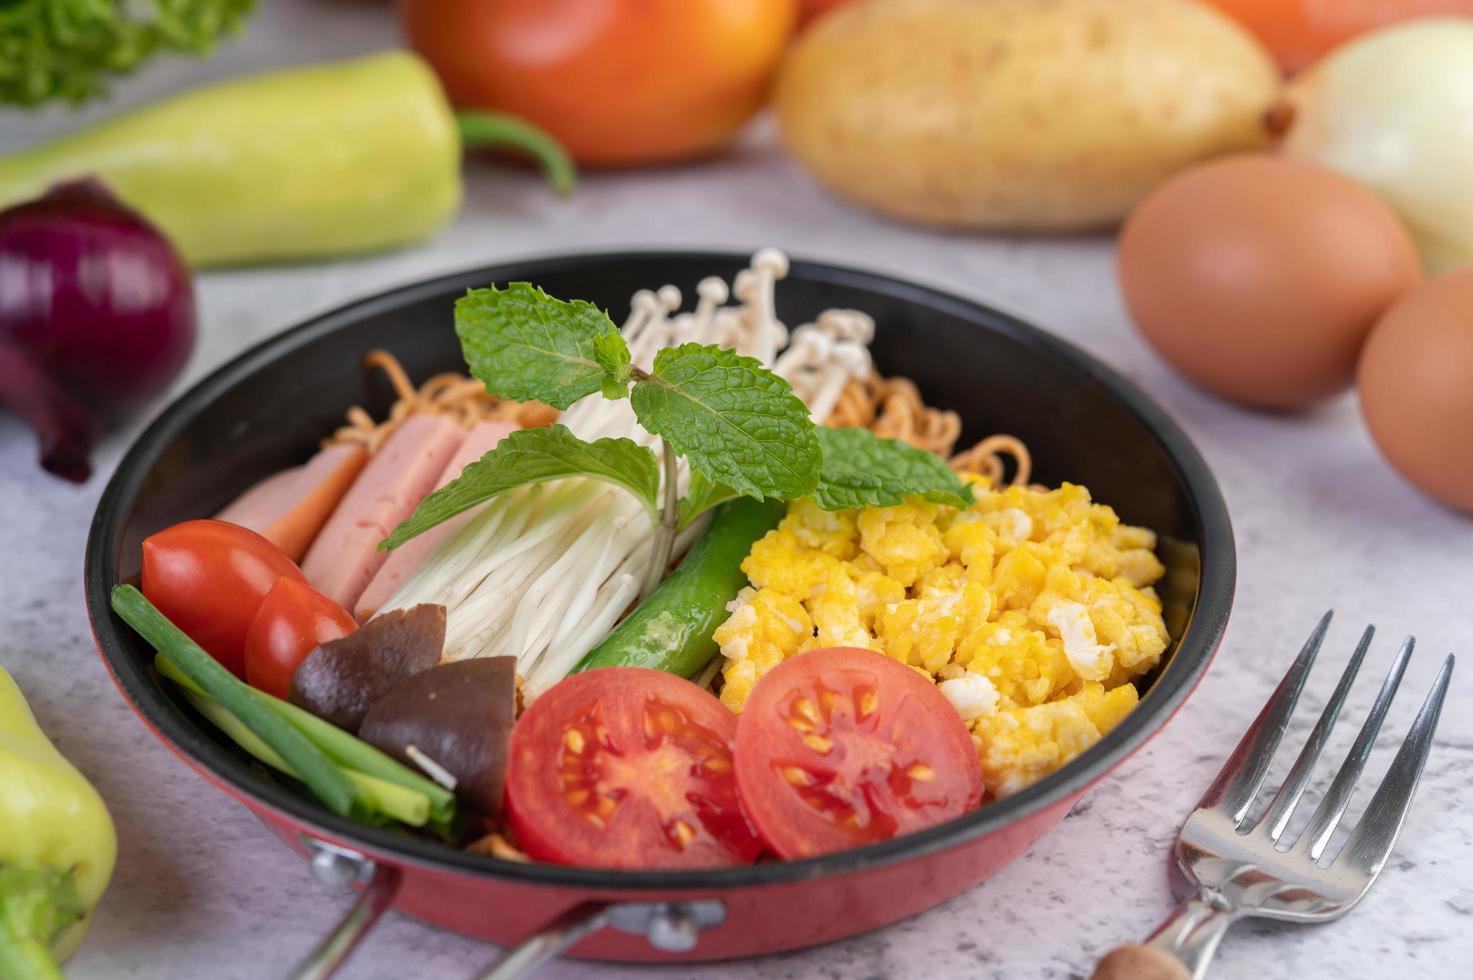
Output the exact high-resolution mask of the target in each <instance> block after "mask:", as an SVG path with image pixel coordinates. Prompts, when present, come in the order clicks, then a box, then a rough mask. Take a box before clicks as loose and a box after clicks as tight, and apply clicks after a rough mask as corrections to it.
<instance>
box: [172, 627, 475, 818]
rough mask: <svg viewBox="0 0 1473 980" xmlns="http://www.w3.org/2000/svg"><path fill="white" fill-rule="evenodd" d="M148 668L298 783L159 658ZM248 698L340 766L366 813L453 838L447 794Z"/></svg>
mask: <svg viewBox="0 0 1473 980" xmlns="http://www.w3.org/2000/svg"><path fill="white" fill-rule="evenodd" d="M154 666H155V667H156V668H157V669H158V672H159V673H160V674H163V675H164V676H165V677H167V678H169V679H170V680H171V681H173V682H174V683H176V684H178V685H179V686H180V687H182V688H184V692H185V695H186V696H188V697H189V699H190V702H191V703H192V704H194V706H195V707H196V708H197V709H198V710H199V712H200V714H202V715H204V716H205V717H206V718H209V719H210V721H212V722H213V723H214V724H215V726H216V727H217V728H219V729H220V730H221V731H223V732H224V733H225V734H226V735H229V736H230V738H231V739H232V740H233V741H234V742H235V743H236V744H238V745H239V746H240V747H241V748H243V749H245V750H246V751H247V752H249V753H250V754H251V755H253V756H255V757H256V758H258V759H260V760H261V761H262V762H264V763H266V764H267V765H269V766H272V767H273V768H276V769H279V770H281V771H282V772H284V773H286V774H287V775H289V776H292V777H294V778H298V779H300V778H301V777H300V776H297V774H296V772H295V770H293V769H292V768H291V766H290V765H288V764H287V763H286V762H285V760H283V759H282V758H281V756H280V755H278V754H277V753H276V752H275V751H274V750H273V749H272V748H271V747H270V746H269V745H266V744H265V743H264V742H262V741H261V739H260V738H259V737H257V736H256V734H255V733H254V732H252V731H251V730H250V729H249V728H247V727H246V726H245V724H244V723H242V722H241V721H240V719H239V718H237V717H235V715H233V714H231V713H230V712H229V711H227V710H225V709H224V708H222V707H221V706H220V705H219V704H217V703H216V702H214V701H212V700H210V699H209V697H208V696H207V695H205V693H204V692H203V691H202V690H200V688H199V687H198V686H197V685H196V684H195V683H194V682H193V681H191V680H190V679H189V677H188V676H186V675H185V674H184V673H182V672H181V671H180V670H179V669H178V668H177V667H175V666H174V665H173V664H172V663H171V662H170V661H169V660H167V659H166V658H165V657H164V656H163V654H159V655H158V656H157V657H156V658H155V659H154ZM251 694H252V695H254V696H255V698H256V699H257V700H258V701H260V702H261V703H262V704H264V705H266V706H267V707H268V708H270V709H271V710H272V711H274V712H276V713H277V714H278V715H280V716H281V717H282V718H283V719H285V720H286V721H288V722H290V723H291V724H292V725H294V726H295V727H296V728H297V729H298V730H300V731H301V733H302V734H303V735H305V736H307V738H308V739H309V740H310V741H311V742H312V744H313V745H315V746H317V748H319V749H321V750H322V752H323V753H324V754H325V755H326V756H327V757H328V758H329V759H331V760H332V761H333V762H334V763H336V764H337V765H339V766H341V767H342V769H343V772H344V774H345V775H346V776H347V777H348V778H349V779H350V780H352V782H353V784H354V785H355V786H357V787H358V790H359V792H360V793H362V794H363V796H364V798H365V800H366V802H367V804H368V809H369V810H370V811H372V812H373V813H374V814H382V815H384V816H387V817H390V818H392V819H394V820H398V821H399V822H400V823H406V824H409V825H410V826H415V827H418V826H422V825H425V824H428V825H429V826H430V828H431V829H432V830H435V831H436V832H437V833H439V834H441V835H442V836H445V837H450V836H453V832H454V828H455V821H456V811H455V796H454V794H452V793H451V792H450V791H449V790H447V789H445V788H444V787H443V786H441V785H440V784H438V783H435V782H432V781H431V780H429V779H427V778H425V777H424V776H421V775H420V774H419V773H417V772H414V771H413V770H411V769H408V768H406V767H405V766H403V765H401V764H400V763H399V762H397V761H395V760H394V759H392V758H390V757H389V756H388V755H387V754H385V753H383V752H381V751H379V750H378V749H376V748H374V747H373V746H372V745H369V744H368V743H367V742H365V741H363V740H362V739H359V738H355V737H354V736H353V735H351V734H350V733H348V732H345V731H343V730H342V729H341V728H338V727H337V726H335V725H332V724H330V723H328V722H326V721H324V720H322V719H321V718H318V717H317V716H316V715H314V714H312V713H311V712H310V711H304V710H303V709H301V708H299V707H297V706H296V705H294V704H292V703H290V702H288V701H283V700H281V699H280V698H275V697H272V696H271V695H269V694H267V693H266V692H264V691H258V690H256V689H254V688H251ZM203 702H207V703H203Z"/></svg>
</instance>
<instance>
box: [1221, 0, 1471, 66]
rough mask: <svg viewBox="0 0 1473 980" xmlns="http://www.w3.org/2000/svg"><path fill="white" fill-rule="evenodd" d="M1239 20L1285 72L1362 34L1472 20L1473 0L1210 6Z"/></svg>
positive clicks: (1256, 0)
mask: <svg viewBox="0 0 1473 980" xmlns="http://www.w3.org/2000/svg"><path fill="white" fill-rule="evenodd" d="M1207 2H1208V3H1211V4H1212V5H1213V6H1215V7H1218V8H1219V9H1221V10H1222V11H1224V12H1225V13H1227V14H1229V15H1231V16H1232V17H1234V18H1236V19H1237V20H1238V21H1239V22H1240V23H1242V24H1243V25H1245V26H1246V27H1247V28H1248V29H1249V30H1250V31H1252V32H1253V33H1254V34H1256V35H1258V39H1259V40H1260V41H1262V42H1263V43H1264V45H1265V46H1267V48H1268V49H1269V51H1271V52H1272V53H1273V56H1274V57H1275V58H1276V59H1277V60H1278V62H1279V65H1280V66H1281V67H1282V68H1283V69H1284V71H1286V72H1296V71H1298V70H1299V69H1301V68H1306V67H1308V66H1309V65H1310V64H1311V63H1312V62H1314V61H1317V60H1318V59H1319V58H1320V56H1321V55H1323V54H1325V53H1326V52H1328V51H1329V50H1330V49H1331V48H1333V47H1335V46H1336V45H1338V44H1340V43H1341V42H1342V41H1348V40H1350V39H1351V38H1353V37H1355V36H1356V35H1358V34H1364V33H1365V32H1366V31H1369V30H1373V29H1375V28H1377V27H1384V26H1385V25H1387V24H1393V23H1395V22H1397V21H1400V20H1410V19H1411V18H1413V17H1427V16H1432V15H1436V14H1473V0H1207Z"/></svg>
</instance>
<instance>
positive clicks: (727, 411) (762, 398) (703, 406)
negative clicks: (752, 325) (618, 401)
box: [629, 344, 823, 500]
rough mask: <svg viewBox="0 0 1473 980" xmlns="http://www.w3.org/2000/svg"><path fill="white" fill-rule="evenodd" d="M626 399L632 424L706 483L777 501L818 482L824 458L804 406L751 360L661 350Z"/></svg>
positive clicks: (711, 351) (691, 347)
mask: <svg viewBox="0 0 1473 980" xmlns="http://www.w3.org/2000/svg"><path fill="white" fill-rule="evenodd" d="M629 400H630V402H631V404H632V405H633V406H634V416H635V418H637V419H639V424H640V425H642V426H644V428H645V430H646V431H649V432H653V433H655V434H656V435H658V436H660V437H661V438H662V439H664V440H665V441H666V442H667V443H668V444H669V445H670V446H672V447H673V448H674V450H675V451H676V452H677V453H678V454H680V455H681V456H684V457H685V461H686V462H687V463H689V464H690V468H691V470H692V471H694V472H696V473H699V474H701V476H703V477H705V478H706V479H707V480H708V481H710V482H711V483H721V484H725V485H726V486H728V487H731V488H732V489H733V490H735V491H736V492H737V493H739V494H741V495H742V496H744V497H757V498H776V499H778V500H791V499H792V498H794V497H802V496H806V495H807V494H810V493H812V492H813V490H814V488H815V487H817V486H818V472H819V466H820V465H821V463H822V461H823V457H822V454H821V450H820V449H819V443H818V437H817V436H816V435H814V428H815V427H814V425H813V419H812V418H811V417H810V415H809V413H808V406H807V405H805V404H803V400H802V399H801V398H799V397H798V396H797V395H795V394H793V389H792V387H791V386H790V385H789V384H788V383H787V382H786V381H785V380H783V379H782V378H780V377H779V376H777V375H776V374H773V373H772V372H771V371H769V370H768V369H767V368H765V367H763V366H762V362H760V361H758V360H757V359H755V358H751V357H743V356H742V355H740V354H738V353H737V352H736V351H734V350H724V349H722V348H720V347H715V346H703V345H701V344H681V345H680V346H679V347H667V348H665V349H664V350H662V351H660V352H659V353H658V354H656V355H655V364H654V370H653V371H651V372H650V373H649V374H648V375H645V376H643V377H640V378H638V380H636V381H635V382H634V391H633V393H632V394H631V395H630V396H629Z"/></svg>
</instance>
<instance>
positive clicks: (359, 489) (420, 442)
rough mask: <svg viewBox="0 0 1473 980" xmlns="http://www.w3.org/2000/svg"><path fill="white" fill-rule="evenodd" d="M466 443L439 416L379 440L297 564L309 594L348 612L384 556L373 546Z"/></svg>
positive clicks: (413, 421)
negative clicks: (318, 594)
mask: <svg viewBox="0 0 1473 980" xmlns="http://www.w3.org/2000/svg"><path fill="white" fill-rule="evenodd" d="M464 441H465V430H464V429H462V428H461V427H460V425H459V424H458V423H456V422H454V421H452V420H451V419H448V418H446V417H445V416H443V415H411V416H410V417H409V418H407V419H405V420H404V422H403V423H402V424H401V425H400V426H399V427H398V428H397V429H395V430H394V431H393V433H392V434H390V436H389V437H388V438H387V439H385V440H384V444H383V445H382V446H380V447H379V450H378V453H377V454H375V455H374V457H373V458H372V459H371V460H369V462H368V465H367V466H365V467H364V468H363V472H362V473H360V474H359V476H358V479H357V480H356V481H354V483H353V486H352V489H350V490H349V491H348V493H347V495H346V496H344V497H343V500H342V503H340V504H338V506H337V509H336V510H334V511H333V512H332V516H331V517H329V518H328V519H327V524H326V525H324V526H323V528H322V532H321V533H320V534H318V535H317V540H316V541H314V542H312V547H311V548H310V549H308V551H307V557H306V558H304V559H302V572H303V573H304V574H305V575H306V576H307V581H308V582H310V583H312V586H313V588H315V589H317V591H319V592H321V593H323V594H324V595H327V596H329V597H330V598H332V599H333V600H335V601H336V602H338V603H339V604H340V605H342V606H343V608H345V609H352V608H353V605H354V603H356V602H357V601H358V597H359V596H360V595H362V594H363V590H364V589H365V588H367V587H368V583H369V582H370V581H372V579H373V576H374V574H375V573H376V572H377V571H378V570H379V568H380V567H382V566H383V563H384V560H385V559H386V558H388V553H387V552H383V551H379V550H378V543H379V542H380V541H382V540H383V539H384V538H385V537H387V536H388V533H389V532H390V531H392V530H393V529H394V527H395V525H397V524H398V523H399V522H400V521H402V520H404V518H406V517H408V516H409V515H410V513H411V512H413V510H414V508H415V506H416V505H417V504H418V503H419V502H420V501H421V500H423V499H424V498H425V496H426V495H427V494H428V493H429V492H430V490H431V488H433V487H434V485H435V480H436V479H438V478H439V476H440V473H441V472H443V471H444V469H445V464H446V463H448V462H450V457H452V456H454V455H455V451H456V450H457V449H459V448H460V444H461V443H462V442H464Z"/></svg>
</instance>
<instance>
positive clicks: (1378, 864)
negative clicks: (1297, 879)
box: [1335, 654, 1456, 877]
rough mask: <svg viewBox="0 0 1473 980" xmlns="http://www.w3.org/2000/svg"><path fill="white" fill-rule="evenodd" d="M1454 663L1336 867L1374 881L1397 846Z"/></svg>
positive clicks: (1445, 667) (1447, 665) (1446, 666)
mask: <svg viewBox="0 0 1473 980" xmlns="http://www.w3.org/2000/svg"><path fill="white" fill-rule="evenodd" d="M1455 662H1456V658H1454V657H1453V655H1452V654H1448V657H1447V659H1446V660H1444V661H1443V662H1442V670H1440V671H1438V673H1437V680H1435V681H1433V683H1432V690H1430V691H1428V692H1427V699H1426V700H1425V701H1423V702H1422V708H1421V710H1419V711H1418V712H1417V718H1416V720H1415V721H1413V722H1412V727H1411V728H1409V729H1407V736H1406V739H1405V740H1404V741H1403V742H1402V743H1401V748H1400V749H1398V750H1397V752H1396V758H1395V759H1393V760H1392V762H1391V768H1389V769H1387V770H1386V778H1385V779H1384V780H1383V781H1382V783H1381V786H1380V788H1378V789H1377V790H1376V795H1375V796H1373V797H1371V803H1370V805H1369V806H1367V807H1366V812H1365V813H1364V814H1363V815H1362V816H1361V820H1360V823H1359V824H1357V825H1356V828H1355V830H1354V831H1352V832H1351V835H1350V838H1349V839H1348V840H1346V842H1345V847H1343V848H1342V849H1341V851H1340V854H1339V855H1338V856H1337V857H1336V859H1335V860H1336V863H1337V864H1338V863H1339V862H1341V861H1349V862H1351V863H1352V864H1354V865H1355V867H1356V868H1358V869H1359V870H1361V871H1363V872H1365V873H1366V874H1368V875H1370V876H1372V877H1375V876H1376V875H1377V874H1379V873H1380V871H1381V868H1382V866H1384V865H1385V864H1386V859H1387V858H1388V857H1390V856H1391V849H1392V848H1393V847H1395V846H1396V838H1397V837H1398V836H1399V835H1400V834H1401V827H1402V824H1403V823H1404V822H1405V821H1406V815H1407V810H1409V809H1410V808H1411V805H1412V796H1413V795H1415V793H1416V791H1417V781H1418V780H1420V779H1421V778H1422V766H1423V765H1424V764H1425V763H1426V762H1427V753H1428V752H1429V751H1430V750H1431V748H1432V735H1433V733H1435V732H1436V731H1437V719H1438V716H1439V715H1440V714H1441V713H1442V702H1443V698H1444V697H1446V695H1447V687H1448V682H1449V681H1451V680H1452V676H1453V664H1454V663H1455Z"/></svg>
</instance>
